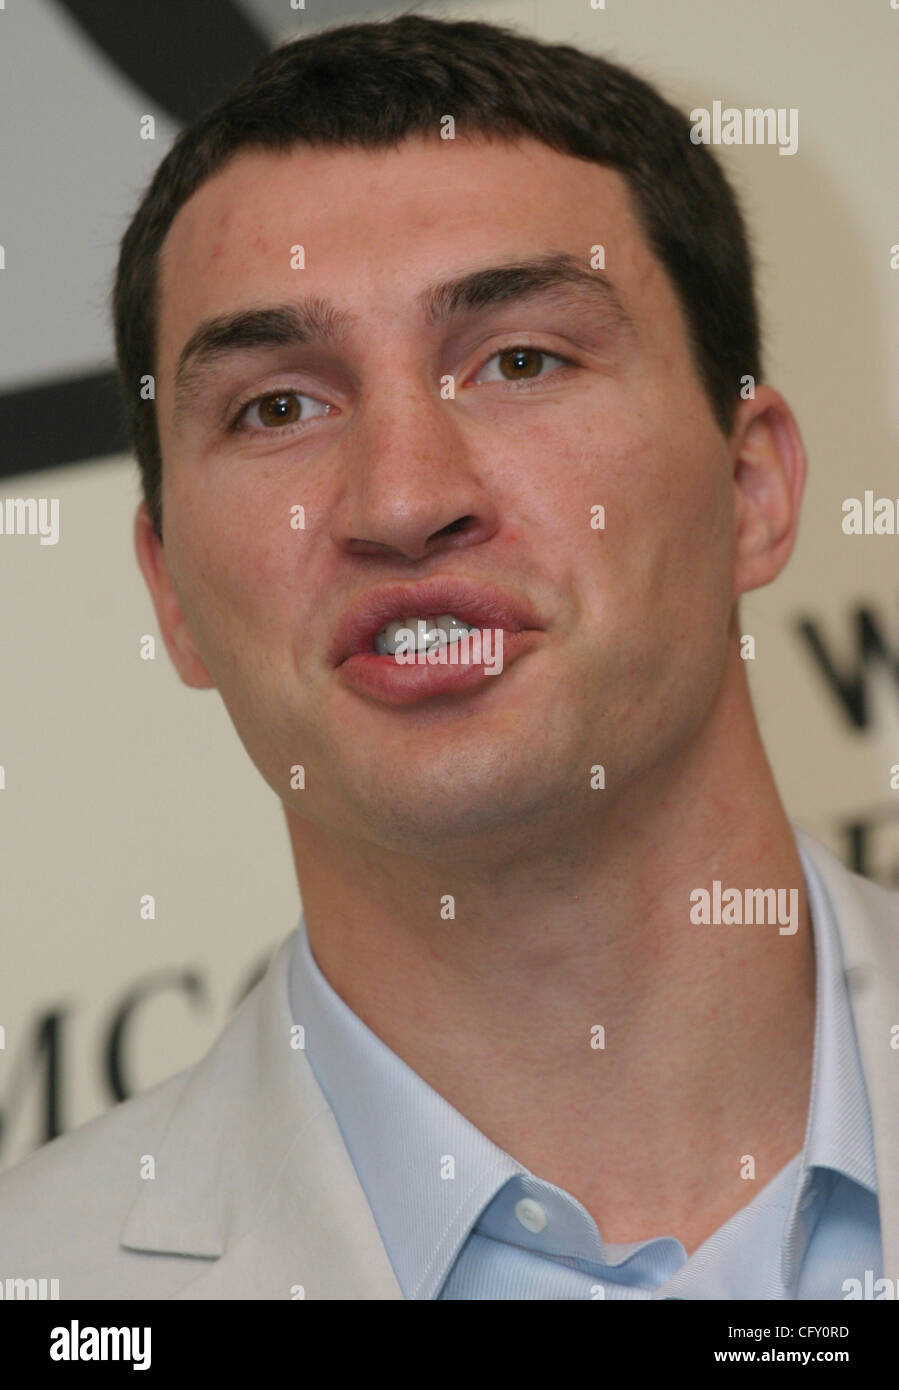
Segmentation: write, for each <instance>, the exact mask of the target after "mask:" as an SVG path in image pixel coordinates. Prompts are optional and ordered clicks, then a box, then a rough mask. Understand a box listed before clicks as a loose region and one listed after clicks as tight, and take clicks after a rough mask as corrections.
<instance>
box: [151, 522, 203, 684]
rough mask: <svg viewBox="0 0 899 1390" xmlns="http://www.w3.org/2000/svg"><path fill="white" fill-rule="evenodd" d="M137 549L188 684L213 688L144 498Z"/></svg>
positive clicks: (174, 660)
mask: <svg viewBox="0 0 899 1390" xmlns="http://www.w3.org/2000/svg"><path fill="white" fill-rule="evenodd" d="M134 550H135V554H136V555H137V563H138V565H139V566H140V571H141V574H142V575H143V576H144V581H145V582H146V585H147V588H148V589H149V591H150V598H151V599H152V601H153V607H154V609H155V611H156V619H157V622H158V623H159V630H160V632H161V634H162V640H163V641H164V642H165V646H166V651H167V652H168V654H169V656H170V657H171V659H172V664H173V665H174V667H175V670H176V671H177V672H178V675H179V676H180V677H181V679H182V681H183V682H184V684H185V685H189V686H192V687H194V688H195V689H197V690H210V689H214V687H215V681H214V680H213V679H212V677H211V676H210V674H209V672H208V670H207V669H206V666H205V664H204V662H203V660H202V658H201V656H200V654H199V652H198V651H197V648H196V644H195V643H194V639H193V635H192V633H191V631H190V628H189V627H188V625H187V619H186V618H185V616H184V614H183V612H182V611H181V605H180V603H179V602H178V597H177V595H176V593H175V590H174V587H173V585H172V580H171V576H170V575H169V571H168V566H167V564H166V558H165V549H164V547H163V544H162V542H161V541H160V539H159V537H158V536H157V535H156V532H155V531H154V530H153V523H152V522H151V520H150V515H149V512H148V511H147V505H146V503H145V502H141V504H140V506H139V507H138V509H137V514H136V516H135V518H134Z"/></svg>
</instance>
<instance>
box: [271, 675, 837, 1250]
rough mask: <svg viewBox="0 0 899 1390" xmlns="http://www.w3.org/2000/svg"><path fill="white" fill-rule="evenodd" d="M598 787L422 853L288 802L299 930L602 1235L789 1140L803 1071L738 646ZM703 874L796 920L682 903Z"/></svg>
mask: <svg viewBox="0 0 899 1390" xmlns="http://www.w3.org/2000/svg"><path fill="white" fill-rule="evenodd" d="M737 661H739V659H738V658H737ZM593 796H594V797H595V798H596V800H595V805H596V808H597V809H596V813H595V817H594V818H592V819H591V818H590V817H588V816H583V815H582V816H580V817H578V823H577V824H569V825H564V826H559V825H555V824H549V823H542V824H540V825H538V826H536V827H534V828H533V829H532V830H531V831H529V832H528V833H529V839H528V842H527V843H522V842H521V840H520V839H519V842H518V843H516V845H515V846H510V845H508V844H505V845H503V846H502V848H501V849H499V850H497V853H496V854H495V855H494V856H493V857H492V858H491V857H490V855H489V854H485V853H484V846H483V842H480V843H479V845H478V847H477V848H476V849H475V848H474V847H473V848H472V852H471V854H470V855H466V854H460V853H459V852H458V851H457V850H454V852H453V853H452V855H451V856H448V857H446V859H445V860H442V861H441V862H439V863H438V862H435V861H434V860H433V859H427V860H422V859H418V858H413V857H411V856H409V855H404V854H402V853H399V852H395V853H391V852H390V851H385V850H384V849H383V848H382V847H381V846H373V845H371V844H368V843H362V842H359V841H358V840H350V839H348V838H344V837H342V836H340V835H338V834H337V833H335V832H333V831H331V830H327V829H323V828H322V827H321V826H319V825H316V824H314V823H312V822H309V821H307V820H302V821H301V820H300V819H299V818H297V817H294V816H292V815H291V816H290V817H289V826H290V832H291V840H292V844H293V849H294V856H295V860H296V864H297V870H298V874H299V878H300V883H301V888H302V894H303V905H304V912H305V918H306V925H307V930H308V933H309V939H310V944H311V946H312V950H313V953H314V955H315V957H316V960H317V961H318V964H319V966H320V968H321V970H322V972H323V973H324V975H325V976H326V978H327V979H328V980H329V982H330V983H331V985H332V986H333V988H334V989H335V990H336V991H337V993H338V994H339V995H340V996H341V997H342V998H343V999H344V1000H345V1001H346V1003H347V1004H348V1005H349V1006H350V1008H352V1009H353V1010H354V1011H355V1012H356V1013H357V1014H358V1015H359V1017H360V1018H361V1019H362V1020H363V1021H364V1022H365V1023H366V1024H367V1025H368V1026H369V1028H371V1029H372V1031H373V1032H375V1033H376V1034H377V1035H378V1036H379V1037H380V1038H381V1039H382V1040H383V1041H384V1042H385V1043H386V1044H387V1045H388V1046H389V1047H390V1048H391V1049H392V1050H393V1051H394V1052H396V1053H397V1054H398V1055H399V1056H400V1057H401V1058H402V1059H403V1060H404V1061H405V1062H407V1063H408V1065H409V1066H411V1067H412V1068H413V1069H414V1070H415V1071H416V1072H418V1073H419V1075H421V1076H422V1077H423V1078H424V1080H425V1081H427V1082H428V1084H429V1085H431V1086H432V1087H433V1088H434V1089H435V1090H437V1091H438V1092H439V1093H440V1094H441V1095H443V1096H444V1097H445V1098H446V1099H447V1100H448V1101H449V1102H450V1103H451V1104H452V1105H453V1106H454V1107H455V1108H456V1109H457V1110H459V1111H460V1112H461V1113H462V1114H463V1115H465V1116H466V1117H467V1118H468V1119H469V1120H471V1121H472V1123H474V1124H475V1125H476V1126H477V1127H478V1128H479V1129H481V1130H482V1131H483V1132H484V1133H485V1134H486V1135H487V1136H488V1137H489V1138H491V1139H492V1140H493V1141H494V1142H495V1143H497V1144H498V1145H499V1146H500V1147H501V1148H503V1149H505V1150H506V1151H507V1152H508V1153H510V1154H512V1155H513V1156H514V1157H515V1158H516V1159H517V1160H518V1161H519V1162H520V1163H522V1164H523V1165H524V1166H525V1167H527V1168H529V1169H531V1171H533V1172H535V1173H536V1174H537V1175H538V1176H540V1177H542V1178H545V1179H547V1180H548V1181H551V1182H555V1183H557V1184H558V1185H560V1186H563V1187H565V1188H566V1189H567V1190H568V1191H569V1192H571V1193H572V1194H573V1195H574V1196H576V1197H578V1199H579V1200H580V1201H581V1202H583V1203H584V1205H585V1206H587V1207H588V1209H590V1210H591V1211H592V1212H593V1214H594V1215H595V1216H596V1219H597V1222H598V1223H599V1225H600V1230H601V1232H602V1234H603V1236H604V1238H605V1239H607V1240H612V1241H616V1240H621V1241H624V1240H634V1239H640V1238H642V1237H643V1235H645V1236H647V1237H648V1236H650V1235H657V1234H660V1233H672V1231H673V1230H674V1225H675V1223H677V1230H676V1233H677V1234H679V1235H680V1237H681V1239H682V1241H683V1242H684V1244H685V1245H688V1246H689V1245H690V1244H691V1243H693V1244H694V1245H695V1244H696V1243H698V1242H699V1241H700V1240H701V1239H702V1238H704V1235H703V1233H706V1234H708V1233H710V1232H711V1230H714V1229H716V1226H717V1224H720V1218H721V1213H722V1212H725V1213H728V1212H729V1211H730V1210H736V1209H737V1207H738V1206H739V1205H742V1204H744V1203H745V1202H746V1201H748V1200H749V1199H750V1197H751V1195H752V1193H751V1191H749V1190H748V1188H749V1187H752V1188H753V1189H755V1190H757V1189H758V1188H760V1187H761V1186H764V1183H765V1182H767V1181H768V1180H770V1178H772V1177H773V1176H775V1173H776V1172H777V1171H778V1170H779V1168H780V1167H782V1166H783V1164H784V1163H785V1162H787V1161H788V1160H789V1158H790V1157H792V1155H793V1154H794V1153H795V1152H797V1151H798V1150H799V1148H800V1147H801V1143H802V1137H803V1132H804V1122H805V1115H806V1109H807V1103H808V1088H809V1080H810V1074H811V1048H812V1038H813V1030H814V994H815V991H814V951H813V944H812V937H811V931H810V926H809V918H808V904H807V899H806V889H805V882H804V877H803V872H802V863H801V860H800V857H799V853H798V850H797V847H796V843H795V840H794V837H793V834H792V831H791V829H790V825H789V821H788V819H787V817H786V814H785V811H784V809H783V806H782V804H781V802H780V799H779V797H778V794H777V789H776V787H775V784H774V780H773V777H772V775H771V771H770V768H769V765H768V762H767V759H766V757H765V753H764V750H763V748H762V744H761V740H760V737H759V733H758V727H757V725H756V722H755V718H754V714H753V711H752V706H751V702H750V699H749V693H748V690H747V687H746V683H745V676H744V674H743V671H742V663H739V669H738V668H733V669H732V670H731V671H730V672H729V674H728V677H727V678H726V680H725V682H724V685H723V687H722V693H721V698H720V699H719V701H718V702H717V704H716V706H715V708H714V710H713V712H712V714H711V716H710V718H709V720H708V721H707V723H706V725H705V726H704V727H703V728H702V730H701V731H700V732H699V734H698V736H697V737H696V738H695V739H694V741H693V742H692V743H691V745H690V746H689V748H686V749H683V750H681V751H680V752H679V753H678V754H677V756H676V757H673V758H669V759H667V760H666V766H665V767H664V768H661V767H657V768H655V769H654V770H652V771H651V772H649V773H647V774H646V775H644V776H643V777H642V778H641V779H640V780H639V783H638V784H635V785H632V786H629V787H628V788H626V789H625V790H624V791H623V792H621V793H616V794H614V796H613V795H612V794H610V793H609V792H606V791H596V792H594V793H593ZM715 879H717V880H719V881H720V883H721V885H722V891H723V890H726V889H727V888H737V889H739V890H741V891H742V890H744V889H747V888H761V889H767V888H774V889H787V890H790V889H795V890H796V891H797V894H798V920H799V929H798V931H796V933H795V934H794V935H781V934H780V932H779V929H778V926H777V924H771V925H765V924H758V925H729V926H728V925H695V924H694V923H692V922H691V920H690V912H691V898H690V894H691V893H692V892H693V891H694V890H695V889H698V888H705V889H708V890H709V891H710V892H711V890H712V884H713V880H715ZM447 894H452V896H453V898H454V903H455V916H454V917H448V916H447V915H446V908H445V907H444V909H443V914H444V915H442V913H441V906H442V904H444V903H445V898H446V895H447ZM597 1025H599V1026H601V1028H602V1030H604V1036H603V1035H601V1034H597V1033H596V1032H595V1031H594V1030H595V1029H596V1027H597ZM591 1039H592V1045H591ZM598 1043H602V1044H603V1045H602V1046H598V1045H597V1044H598ZM745 1155H752V1156H753V1158H754V1160H755V1164H756V1173H757V1177H756V1181H755V1182H754V1183H750V1184H747V1182H746V1181H745V1177H743V1178H741V1160H742V1158H743V1157H744V1156H745ZM744 1173H745V1167H744ZM672 1193H676V1196H675V1197H674V1198H672ZM672 1203H673V1206H672ZM659 1222H663V1223H666V1224H667V1227H668V1229H667V1230H665V1231H660V1230H659V1229H658V1223H659ZM642 1227H646V1230H645V1231H644V1232H642V1234H641V1228H642ZM706 1227H708V1230H706Z"/></svg>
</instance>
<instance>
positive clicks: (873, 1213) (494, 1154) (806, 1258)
mask: <svg viewBox="0 0 899 1390" xmlns="http://www.w3.org/2000/svg"><path fill="white" fill-rule="evenodd" d="M799 852H800V855H801V856H802V864H803V870H804V873H805V881H806V887H807V890H808V895H809V910H810V914H811V919H812V929H813V933H814V940H815V958H816V978H817V1004H816V1016H815V1043H814V1061H813V1070H812V1083H811V1094H810V1100H809V1114H808V1122H807V1126H806V1135H805V1142H804V1145H803V1148H802V1152H801V1153H798V1154H796V1155H795V1156H794V1157H793V1159H792V1160H791V1161H790V1162H789V1163H787V1164H786V1166H785V1167H784V1168H782V1169H781V1171H780V1172H779V1173H778V1174H777V1175H776V1176H775V1177H774V1178H772V1179H771V1181H770V1182H769V1183H768V1184H767V1185H766V1186H765V1187H763V1188H762V1189H761V1191H758V1192H756V1193H755V1195H753V1196H752V1197H751V1200H750V1198H749V1193H750V1190H751V1186H752V1183H751V1181H747V1204H746V1206H744V1207H742V1208H741V1209H740V1210H739V1211H738V1212H736V1214H735V1215H734V1216H732V1217H731V1218H730V1219H729V1220H728V1221H726V1222H725V1223H724V1225H723V1226H721V1227H719V1229H718V1230H717V1231H716V1232H715V1233H714V1234H713V1235H711V1236H710V1237H709V1238H708V1240H706V1241H705V1242H704V1244H703V1245H702V1246H700V1248H699V1249H698V1250H695V1251H694V1252H693V1254H692V1255H691V1256H690V1257H689V1258H688V1257H687V1253H686V1251H685V1249H684V1247H683V1245H681V1243H680V1241H679V1240H678V1239H677V1238H676V1236H673V1235H662V1236H658V1237H655V1238H653V1239H651V1240H640V1241H635V1242H633V1243H632V1244H617V1245H612V1244H609V1243H607V1242H604V1241H603V1239H602V1236H601V1234H600V1232H599V1230H598V1228H597V1226H596V1223H595V1221H594V1220H593V1218H592V1217H591V1216H590V1214H589V1212H587V1211H586V1209H585V1208H584V1207H583V1206H582V1205H581V1204H580V1202H578V1201H577V1200H576V1199H575V1198H574V1197H572V1196H571V1195H570V1194H569V1193H568V1192H565V1191H563V1190H562V1189H561V1188H559V1187H555V1186H554V1185H553V1184H552V1183H548V1182H544V1181H542V1180H541V1179H540V1178H539V1177H537V1176H535V1175H534V1174H533V1173H530V1172H529V1171H528V1170H527V1169H526V1168H524V1167H523V1165H522V1164H520V1163H517V1162H516V1161H515V1159H514V1158H512V1157H510V1156H509V1155H508V1154H507V1153H504V1152H503V1150H502V1149H500V1148H498V1147H497V1146H496V1145H495V1144H494V1143H492V1142H491V1140H489V1139H488V1138H487V1137H486V1136H485V1135H484V1134H482V1133H481V1132H480V1130H478V1129H476V1128H475V1126H474V1125H473V1124H471V1123H470V1122H469V1121H468V1120H466V1119H465V1117H464V1116H463V1115H460V1114H459V1112H458V1111H457V1110H455V1109H454V1108H453V1107H452V1106H451V1105H450V1104H449V1103H448V1102H447V1101H446V1100H444V1099H443V1097H442V1096H440V1095H438V1093H437V1092H436V1091H435V1090H433V1089H432V1087H430V1086H429V1085H428V1084H427V1083H426V1082H425V1081H424V1080H422V1078H421V1077H420V1076H419V1075H418V1074H417V1073H416V1072H414V1071H413V1070H412V1068H411V1067H409V1066H407V1065H406V1063H405V1062H403V1061H402V1060H401V1058H399V1057H398V1056H397V1055H396V1054H395V1053H394V1052H392V1051H391V1050H390V1048H388V1047H387V1046H386V1045H385V1044H384V1043H383V1042H382V1041H381V1040H380V1038H378V1037H377V1036H376V1035H375V1034H374V1033H373V1032H372V1031H371V1030H370V1029H369V1028H368V1027H367V1026H366V1025H365V1024H364V1023H363V1022H362V1020H361V1019H360V1018H359V1017H358V1016H357V1015H356V1014H355V1013H354V1012H353V1011H352V1010H351V1009H350V1008H348V1006H347V1005H346V1004H345V1003H344V1002H343V1000H342V999H341V998H340V997H339V995H338V994H337V993H336V992H335V991H334V990H333V989H332V987H331V985H330V984H329V983H328V981H327V980H326V979H325V977H324V975H323V974H322V972H321V970H320V969H319V967H318V965H317V963H316V961H315V958H314V956H313V955H312V950H311V947H310V944H309V939H308V936H307V934H306V929H305V921H304V920H302V919H301V922H300V927H299V930H298V932H297V933H296V935H295V937H294V949H293V953H292V960H291V967H290V972H291V973H290V999H291V1009H292V1012H293V1016H294V1020H295V1022H297V1023H300V1024H302V1025H303V1027H304V1029H305V1039H306V1041H305V1047H306V1055H307V1058H308V1060H309V1063H310V1065H311V1067H312V1070H313V1073H314V1074H315V1077H316V1080H317V1081H318V1084H319V1086H320V1087H321V1089H322V1091H323V1092H324V1095H325V1097H326V1099H327V1100H328V1103H329V1104H330V1106H331V1108H332V1110H333V1111H334V1114H335V1116H336V1119H337V1123H338V1125H339V1126H340V1130H341V1133H342V1135H343V1139H344V1142H345V1144H346V1146H347V1150H348V1152H349V1155H350V1158H351V1159H352V1162H353V1165H354V1167H355V1169H356V1173H357V1175H358V1177H359V1181H360V1183H361V1185H362V1188H363V1190H364V1192H365V1195H366V1197H367V1199H368V1202H369V1205H370V1207H371V1209H372V1212H373V1213H374V1217H375V1221H376V1222H377V1225H378V1229H379V1231H380V1234H381V1238H382V1240H383V1242H384V1246H385V1248H386V1250H387V1254H388V1256H389V1258H390V1261H391V1263H392V1265H393V1269H394V1273H395V1274H396V1277H397V1281H398V1283H399V1285H400V1288H401V1289H402V1292H403V1295H404V1296H405V1297H406V1298H410V1299H438V1298H440V1299H599V1298H605V1299H672V1298H677V1299H842V1298H844V1297H845V1291H844V1288H843V1281H844V1280H846V1279H848V1278H858V1279H862V1280H864V1275H865V1271H866V1270H871V1271H872V1276H873V1278H875V1279H878V1278H880V1277H881V1275H882V1256H881V1245H880V1221H879V1211H878V1201H877V1176H876V1169H875V1163H874V1143H873V1136H872V1130H871V1117H870V1111H869V1107H868V1099H867V1092H866V1088H865V1082H864V1076H863V1073H862V1068H861V1061H860V1058H859V1053H858V1044H857V1041H856V1037H855V1028H854V1024H853V1021H852V1014H851V1011H850V1006H849V998H848V993H847V989H846V983H845V976H844V973H843V962H842V954H841V948H840V940H839V936H838V934H837V929H836V925H835V922H834V918H833V912H832V908H831V905H830V902H829V901H828V899H827V896H826V893H825V890H824V887H823V885H822V884H821V881H820V879H819V878H818V875H817V873H816V871H815V869H814V866H813V865H812V864H811V863H810V862H809V860H808V857H807V856H806V855H805V854H804V852H803V851H802V849H801V847H799ZM750 930H759V928H758V927H755V928H750Z"/></svg>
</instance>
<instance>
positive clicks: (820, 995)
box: [782, 827, 877, 1287]
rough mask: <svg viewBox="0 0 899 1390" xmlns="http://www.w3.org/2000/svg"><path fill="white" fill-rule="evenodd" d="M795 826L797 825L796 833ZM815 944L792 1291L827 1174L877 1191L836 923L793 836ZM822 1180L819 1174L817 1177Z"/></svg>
mask: <svg viewBox="0 0 899 1390" xmlns="http://www.w3.org/2000/svg"><path fill="white" fill-rule="evenodd" d="M795 829H796V827H794V830H795ZM797 848H798V850H799V856H800V858H801V860H802V868H803V873H804V875H805V886H806V892H807V894H808V903H809V913H810V915H811V919H812V934H813V937H814V942H815V983H816V998H817V1003H816V1006H815V1044H814V1056H813V1061H812V1082H811V1095H810V1101H809V1112H808V1123H807V1125H806V1132H805V1142H804V1144H803V1148H802V1155H801V1157H800V1161H799V1174H798V1178H797V1182H796V1186H795V1189H794V1192H793V1198H792V1201H791V1203H790V1207H789V1210H788V1212H787V1219H786V1222H785V1224H784V1238H783V1248H782V1277H783V1282H784V1285H785V1286H787V1287H788V1286H789V1285H790V1284H791V1283H792V1281H793V1279H794V1278H795V1276H796V1273H797V1272H798V1268H799V1265H800V1263H801V1261H802V1256H803V1254H804V1252H805V1247H806V1244H807V1243H808V1237H809V1235H810V1224H811V1223H810V1220H809V1219H807V1218H806V1217H805V1212H806V1210H807V1208H808V1205H809V1203H810V1199H811V1197H812V1195H813V1192H814V1190H815V1185H816V1183H818V1184H820V1183H821V1182H822V1178H823V1179H824V1181H825V1182H826V1174H827V1172H828V1171H829V1172H834V1173H841V1174H843V1175H844V1176H845V1177H847V1178H850V1179H851V1180H852V1181H854V1182H857V1183H860V1184H861V1186H862V1187H865V1188H867V1189H868V1191H869V1192H873V1193H874V1194H876V1193H877V1169H876V1166H875V1159H874V1137H873V1132H872V1128H871V1112H870V1108H869V1105H868V1094H867V1088H866V1086H865V1078H864V1072H863V1070H862V1064H861V1057H860V1055H859V1050H858V1041H857V1039H856V1035H855V1025H854V1023H853V1019H852V1009H851V1006H850V1003H849V991H848V989H847V985H846V975H845V967H844V964H843V952H842V947H841V945H840V936H839V932H838V930H837V925H836V918H835V916H834V912H833V908H832V906H831V903H830V900H829V898H828V896H827V892H826V890H825V888H824V885H823V883H822V882H821V878H820V876H819V874H818V871H817V869H816V868H815V865H814V862H813V860H812V858H811V855H810V854H808V853H807V851H806V849H805V847H804V846H803V844H802V842H801V837H797ZM819 1175H820V1176H819Z"/></svg>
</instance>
